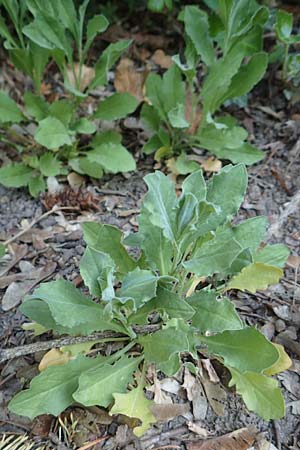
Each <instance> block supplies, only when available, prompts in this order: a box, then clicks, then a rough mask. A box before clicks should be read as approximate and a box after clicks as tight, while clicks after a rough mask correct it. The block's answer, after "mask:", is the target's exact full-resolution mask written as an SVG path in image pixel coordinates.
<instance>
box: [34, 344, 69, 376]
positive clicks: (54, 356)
mask: <svg viewBox="0 0 300 450" xmlns="http://www.w3.org/2000/svg"><path fill="white" fill-rule="evenodd" d="M70 359H71V356H70V354H69V353H64V352H62V351H61V350H59V349H58V348H52V349H51V350H49V352H47V353H45V355H44V356H43V357H42V359H41V361H40V363H39V371H40V372H43V371H44V370H46V369H48V367H50V366H63V365H64V364H66V363H67V362H69V361H70Z"/></svg>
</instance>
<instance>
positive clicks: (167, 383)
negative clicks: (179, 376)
mask: <svg viewBox="0 0 300 450" xmlns="http://www.w3.org/2000/svg"><path fill="white" fill-rule="evenodd" d="M158 383H159V384H160V388H161V389H163V390H164V391H166V392H169V393H171V394H178V391H179V390H180V389H181V385H180V384H179V383H178V381H176V380H174V378H163V379H162V380H158Z"/></svg>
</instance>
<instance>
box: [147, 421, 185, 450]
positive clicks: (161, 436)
mask: <svg viewBox="0 0 300 450" xmlns="http://www.w3.org/2000/svg"><path fill="white" fill-rule="evenodd" d="M188 431H189V430H188V429H187V427H186V426H184V425H183V426H181V427H178V428H174V429H173V430H169V431H166V432H165V433H157V434H155V435H154V436H151V437H149V438H146V439H143V438H142V439H141V440H140V441H141V444H142V448H145V449H148V448H150V446H151V445H153V444H157V443H159V444H162V443H163V441H164V440H165V439H169V438H172V437H176V436H178V435H179V436H182V435H183V434H185V433H188Z"/></svg>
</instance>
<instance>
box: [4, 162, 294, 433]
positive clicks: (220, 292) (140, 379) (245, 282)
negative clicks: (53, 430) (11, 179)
mask: <svg viewBox="0 0 300 450" xmlns="http://www.w3.org/2000/svg"><path fill="white" fill-rule="evenodd" d="M145 181H146V184H147V186H148V192H147V194H146V196H145V198H144V201H143V205H142V208H141V214H140V216H139V220H138V222H139V230H138V232H137V233H133V234H131V235H129V236H128V237H127V238H126V239H123V238H124V236H123V235H122V232H121V231H120V230H118V229H117V228H115V227H113V226H110V225H102V224H99V223H95V222H87V223H85V224H84V225H83V232H84V238H85V241H86V243H87V249H86V252H85V254H84V256H83V258H82V260H81V264H80V273H81V276H82V278H83V280H84V283H85V285H86V286H87V287H88V289H89V292H90V296H87V295H84V294H83V293H81V292H80V291H79V290H78V289H76V287H75V286H74V285H73V284H72V283H71V282H68V281H64V280H62V279H60V280H57V281H52V282H48V283H43V284H41V285H40V287H38V288H37V289H36V290H35V291H34V292H33V294H32V295H31V296H29V297H27V298H26V299H25V302H24V303H23V305H22V306H21V311H22V312H23V313H24V314H25V315H26V316H27V317H29V318H30V319H31V320H33V321H35V322H37V323H38V324H39V325H40V326H41V327H44V331H45V330H53V331H54V332H55V333H60V334H70V335H90V334H91V333H93V332H95V331H97V332H103V333H100V334H99V333H97V334H95V337H94V341H97V343H99V342H100V343H101V342H102V343H103V342H107V341H118V340H123V341H124V343H126V345H125V347H124V348H121V349H120V350H118V351H117V352H116V353H113V354H111V355H109V356H104V355H102V354H99V355H98V356H96V357H94V358H91V357H88V356H83V355H78V352H79V351H80V350H81V351H82V350H83V348H82V347H81V348H78V347H76V346H75V347H68V348H67V349H65V351H66V350H68V351H69V352H70V353H69V359H70V360H69V362H67V364H65V365H60V366H51V367H48V368H47V369H46V370H45V371H43V372H42V373H41V374H40V375H38V376H37V377H36V378H34V379H33V381H32V382H31V384H30V388H29V389H26V390H25V391H23V392H21V393H19V394H17V396H16V397H15V398H14V399H13V400H12V401H11V402H10V404H9V408H10V410H11V411H13V412H14V413H16V414H20V415H25V416H28V417H30V418H33V417H35V416H37V415H39V414H54V415H58V414H60V413H61V412H62V411H63V410H64V409H65V408H67V407H68V406H70V405H72V404H73V403H74V402H77V403H80V404H82V405H86V406H90V405H99V406H103V407H110V406H111V405H113V407H112V409H111V413H112V414H113V413H116V414H117V413H122V414H127V415H130V416H133V417H137V416H138V417H139V418H140V419H141V420H142V427H141V428H138V429H135V432H136V433H137V434H141V433H143V432H144V431H145V429H147V428H148V427H149V425H150V423H152V422H154V421H155V418H154V416H153V415H152V413H151V405H152V403H153V402H151V401H149V400H147V399H146V398H145V396H144V392H143V389H144V386H145V384H146V379H145V373H146V368H147V365H148V364H149V363H154V364H155V366H156V369H157V370H159V371H161V372H163V373H165V374H166V375H168V376H172V375H174V374H175V373H176V372H177V371H178V370H179V368H180V366H181V365H182V364H184V363H183V362H182V359H181V356H183V355H185V357H184V360H185V361H188V362H189V367H191V366H192V365H194V366H195V367H194V370H195V371H197V360H198V358H199V353H198V352H200V354H203V355H206V356H211V357H212V358H214V359H216V360H218V361H220V362H221V363H223V364H224V366H225V367H227V369H228V370H229V372H230V373H231V381H230V385H231V386H235V387H236V390H237V392H238V393H240V394H241V395H242V397H243V399H244V401H245V403H246V405H247V407H248V409H249V410H251V411H256V412H257V413H258V414H259V415H261V416H262V417H263V418H264V419H276V418H279V417H282V416H283V415H284V400H283V397H282V394H281V392H280V389H279V388H278V385H277V381H276V380H275V379H273V378H271V376H272V375H274V374H276V373H277V372H278V371H281V370H284V369H285V368H286V367H287V366H289V363H290V362H289V358H288V357H287V355H286V354H285V352H284V350H283V348H282V347H281V346H279V345H277V344H272V343H271V342H270V341H268V340H267V339H266V338H265V337H264V335H263V334H262V333H260V331H258V330H257V329H256V327H254V326H248V325H246V323H245V322H244V321H243V320H242V319H241V318H240V317H239V315H238V313H237V311H236V310H235V308H234V304H233V303H232V302H231V300H230V299H229V298H228V297H227V295H226V294H227V292H228V291H232V290H241V291H248V292H251V293H255V292H256V291H257V290H259V289H265V288H266V287H267V286H268V285H269V284H273V283H277V282H278V280H279V278H280V277H281V276H282V273H283V272H282V267H283V265H284V263H285V261H286V258H287V256H288V254H289V252H288V250H287V249H286V248H285V247H284V246H283V245H280V244H277V245H266V246H265V247H263V248H262V247H261V246H260V243H261V240H262V239H264V237H265V233H266V226H267V220H266V218H264V217H254V218H251V219H248V220H246V221H244V222H241V223H239V224H238V225H233V224H232V219H233V217H234V216H235V215H236V213H237V211H238V209H239V207H240V205H241V203H242V201H243V198H244V195H245V191H246V187H247V172H246V169H245V166H243V165H237V166H231V165H229V166H226V167H225V168H223V169H222V170H221V171H220V173H219V174H217V175H215V176H214V177H213V178H212V179H211V180H210V181H209V182H208V183H207V184H206V183H205V181H204V178H203V175H202V172H201V171H197V172H194V173H193V174H191V175H190V176H189V177H188V178H187V179H186V180H185V181H184V183H183V185H182V192H181V195H180V196H179V197H177V195H176V191H175V187H174V185H173V183H172V182H171V180H170V179H169V178H167V177H166V176H165V175H163V174H162V173H161V172H155V173H153V174H150V175H147V176H146V177H145ZM125 245H126V246H131V247H135V248H138V249H139V251H140V255H139V257H138V258H137V259H134V258H133V257H132V256H131V254H130V253H128V252H127V250H126V248H125ZM135 253H136V252H135ZM93 298H94V299H96V301H95V300H93ZM101 337H102V338H103V340H102V341H101ZM92 340H93V335H92V334H91V336H89V341H90V342H89V344H88V348H90V347H91V345H92V344H91V342H92ZM94 343H95V342H94ZM119 348H120V347H119ZM85 349H86V344H85ZM133 380H134V381H133ZM128 385H131V390H130V391H128ZM132 405H135V407H133V406H132Z"/></svg>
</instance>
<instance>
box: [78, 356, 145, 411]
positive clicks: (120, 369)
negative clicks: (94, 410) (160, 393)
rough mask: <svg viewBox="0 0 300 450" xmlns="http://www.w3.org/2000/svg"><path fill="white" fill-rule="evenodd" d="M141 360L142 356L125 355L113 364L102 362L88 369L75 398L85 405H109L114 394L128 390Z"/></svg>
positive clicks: (81, 379) (83, 375) (82, 377)
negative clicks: (131, 356)
mask: <svg viewBox="0 0 300 450" xmlns="http://www.w3.org/2000/svg"><path fill="white" fill-rule="evenodd" d="M141 360H142V357H140V358H129V357H127V356H123V357H122V358H121V359H120V360H119V361H117V362H116V363H115V364H113V365H111V364H106V363H104V364H103V363H102V364H100V366H99V367H93V368H92V370H87V371H86V372H84V373H83V374H82V375H81V376H80V378H79V387H78V389H77V391H76V392H75V393H74V394H73V398H74V399H75V400H76V401H77V402H79V403H81V404H83V405H85V406H92V405H100V406H104V407H107V406H108V405H109V404H110V403H111V402H112V401H113V394H115V393H123V392H125V391H126V388H127V385H128V383H130V381H131V380H132V374H133V372H134V371H135V370H136V369H137V367H138V365H139V363H140V362H141Z"/></svg>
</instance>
